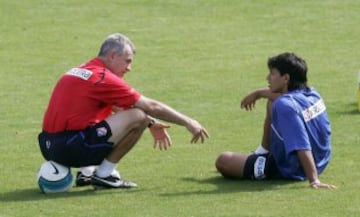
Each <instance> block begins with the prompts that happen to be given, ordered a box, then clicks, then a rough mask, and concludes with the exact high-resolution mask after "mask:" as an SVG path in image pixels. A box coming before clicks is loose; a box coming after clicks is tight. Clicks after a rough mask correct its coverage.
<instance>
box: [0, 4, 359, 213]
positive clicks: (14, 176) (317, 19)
mask: <svg viewBox="0 0 360 217" xmlns="http://www.w3.org/2000/svg"><path fill="white" fill-rule="evenodd" d="M359 11H360V2H359V1H357V0H343V1H338V0H323V1H313V0H304V1H295V0H289V1H285V0H269V1H266V0H255V1H250V0H239V1H230V0H182V1H180V0H119V1H113V0H104V1H85V0H66V1H50V0H28V1H5V0H0V20H1V25H0V65H1V70H0V74H1V80H0V86H1V91H0V100H1V107H0V126H1V131H0V132H1V134H0V135H1V137H0V217H15V216H16V217H17V216H24V217H28V216H44V217H48V216H51V217H56V216H59V217H60V216H61V217H63V216H69V217H70V216H74V217H78V216H79V217H80V216H109V217H110V216H124V217H125V216H126V217H185V216H186V217H192V216H193V217H202V216H206V217H209V216H214V217H215V216H216V217H221V216H224V217H228V216H234V217H235V216H236V217H240V216H251V217H255V216H258V217H270V216H271V217H282V216H283V217H285V216H286V217H288V216H291V217H297V216H299V217H302V216H314V217H322V216H324V217H325V216H326V217H339V216H344V217H345V216H346V217H350V216H354V217H355V216H359V215H360V208H359V204H360V197H359V195H360V190H359V189H360V172H359V170H358V169H356V168H359V166H358V164H359V159H360V158H359V156H358V153H359V152H360V146H359V145H360V136H359V132H360V131H359V125H360V113H359V112H358V111H357V95H356V94H357V88H358V86H357V78H356V73H357V71H358V70H359V69H360V60H359V51H360V43H359V36H360V28H359V24H360V23H359V21H360V13H359ZM113 32H122V33H125V34H126V35H128V36H129V37H130V38H131V39H132V40H133V42H134V43H135V44H136V46H137V54H136V58H135V63H134V65H133V71H132V72H131V73H129V74H128V75H127V77H126V79H127V81H128V82H129V83H131V84H132V85H133V86H134V87H135V88H136V89H138V90H139V91H140V92H142V93H143V94H144V95H146V96H148V97H152V98H156V99H159V100H161V101H164V102H166V103H168V104H169V105H171V106H173V107H174V108H177V109H178V110H180V111H182V112H184V113H186V114H188V115H190V116H192V117H194V118H196V119H198V120H199V121H200V122H201V123H203V124H204V125H205V127H206V128H207V130H208V131H209V133H210V134H211V139H210V140H208V141H207V142H206V143H205V144H195V145H194V144H190V142H189V141H190V135H189V134H188V132H187V131H186V130H185V129H183V128H181V127H178V126H172V128H171V129H170V130H169V132H170V133H171V135H172V139H173V143H174V145H173V147H172V148H171V149H170V150H168V151H159V150H154V149H153V148H152V145H153V144H152V138H151V136H150V134H149V133H148V132H146V133H145V134H144V136H143V137H142V139H141V140H140V142H139V144H137V146H135V148H134V149H133V150H132V151H131V152H130V153H129V154H128V155H127V156H126V157H125V158H124V159H123V160H122V162H121V164H120V165H119V169H120V171H121V173H122V175H123V176H124V177H125V178H127V179H129V180H132V181H135V182H137V183H138V184H139V185H140V187H139V188H137V189H134V190H132V189H131V190H106V191H94V190H92V189H91V188H90V187H88V188H87V187H84V188H72V189H71V191H70V192H68V193H63V194H56V195H44V194H41V193H40V192H39V190H38V188H37V185H36V182H35V174H36V172H37V170H38V168H39V165H40V164H41V163H42V162H43V159H42V157H41V154H40V151H39V148H38V145H37V134H38V133H39V131H40V130H41V122H42V116H43V113H44V110H45V108H46V106H47V103H48V99H49V97H50V93H51V91H52V88H53V86H54V84H55V82H56V80H57V79H58V78H59V76H60V75H61V74H62V73H63V72H65V71H66V70H68V69H69V68H71V67H73V66H76V65H78V64H80V63H82V62H84V61H86V60H88V59H90V58H92V57H94V56H95V55H96V54H97V52H98V49H99V46H100V43H101V42H102V40H103V39H104V37H105V36H106V35H108V34H110V33H113ZM284 51H293V52H296V53H298V54H299V55H301V56H303V57H304V58H305V59H306V61H307V63H308V66H309V80H310V84H311V85H312V86H315V87H316V88H317V89H318V90H319V92H320V93H321V94H322V96H323V97H324V99H325V102H326V104H327V108H328V112H329V115H330V120H331V122H332V130H333V131H332V132H333V134H332V135H333V137H332V139H333V158H332V161H331V163H330V165H329V166H328V168H327V170H326V171H325V173H323V174H322V175H321V177H320V178H321V180H323V181H324V182H327V183H331V184H335V185H336V186H337V187H338V189H336V190H334V191H327V190H313V189H310V188H308V187H307V185H308V184H307V182H279V181H268V182H249V181H229V180H224V179H222V178H221V177H220V176H219V174H217V173H216V170H215V168H214V161H215V159H216V157H217V155H218V154H219V153H220V152H222V151H225V150H232V151H239V152H240V151H241V152H248V151H252V150H254V148H255V147H256V146H257V145H258V144H259V142H260V138H261V131H262V130H261V129H262V122H263V118H264V111H265V110H264V105H265V102H264V101H260V102H259V103H258V104H257V107H256V109H255V111H252V112H245V111H243V110H241V109H240V106H239V104H240V100H241V98H242V97H243V96H244V95H245V94H247V93H248V92H249V91H251V90H252V89H254V88H257V87H262V86H264V85H266V84H267V83H266V80H265V76H266V74H267V68H266V61H267V58H268V57H269V56H272V55H275V54H278V53H280V52H284ZM73 173H75V170H73Z"/></svg>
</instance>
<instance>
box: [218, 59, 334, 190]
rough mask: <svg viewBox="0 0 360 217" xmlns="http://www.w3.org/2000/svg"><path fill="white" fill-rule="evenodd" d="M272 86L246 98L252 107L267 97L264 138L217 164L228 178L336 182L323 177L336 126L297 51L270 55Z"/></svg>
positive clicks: (245, 105) (244, 105)
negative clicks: (251, 149)
mask: <svg viewBox="0 0 360 217" xmlns="http://www.w3.org/2000/svg"><path fill="white" fill-rule="evenodd" d="M268 68H269V74H268V75H267V80H268V83H269V87H268V88H262V89H258V90H255V91H254V92H252V93H250V94H249V95H247V96H246V97H245V98H244V99H243V100H242V102H241V107H242V108H245V109H246V110H251V109H252V108H253V107H254V105H255V102H256V100H258V99H260V98H267V99H268V103H267V112H266V118H265V123H264V133H263V138H262V144H261V145H260V146H259V148H258V149H257V150H256V151H255V153H250V154H243V153H234V152H224V153H222V154H220V156H219V157H218V158H217V160H216V168H217V170H218V171H219V172H220V173H221V174H222V175H223V176H224V177H229V178H244V179H251V180H264V179H277V178H284V179H293V180H308V181H309V183H310V187H312V188H330V189H331V188H335V186H333V185H329V184H325V183H323V182H321V181H320V179H319V174H321V173H322V172H323V171H324V170H325V168H326V166H327V165H328V163H329V160H330V157H331V138H330V136H331V129H330V122H329V119H328V115H327V112H326V107H325V104H324V101H323V99H322V98H321V96H320V94H319V93H318V92H317V91H316V90H315V89H313V88H311V87H308V85H307V65H306V62H305V61H304V60H303V59H302V58H301V57H299V56H297V55H296V54H294V53H282V54H279V55H277V56H274V57H271V58H269V60H268Z"/></svg>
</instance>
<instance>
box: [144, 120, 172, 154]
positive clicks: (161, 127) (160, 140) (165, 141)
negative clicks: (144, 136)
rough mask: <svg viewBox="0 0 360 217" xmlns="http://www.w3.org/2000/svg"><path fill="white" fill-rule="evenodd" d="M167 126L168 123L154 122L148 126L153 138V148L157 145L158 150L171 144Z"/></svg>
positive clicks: (164, 148)
mask: <svg viewBox="0 0 360 217" xmlns="http://www.w3.org/2000/svg"><path fill="white" fill-rule="evenodd" d="M167 128H170V126H169V125H166V124H163V123H160V122H155V123H154V124H153V125H152V126H151V127H150V128H149V130H150V132H151V135H152V136H153V138H154V148H156V147H159V149H160V150H166V149H167V148H168V147H170V146H171V145H172V141H171V138H170V135H169V133H168V132H167V130H166V129H167Z"/></svg>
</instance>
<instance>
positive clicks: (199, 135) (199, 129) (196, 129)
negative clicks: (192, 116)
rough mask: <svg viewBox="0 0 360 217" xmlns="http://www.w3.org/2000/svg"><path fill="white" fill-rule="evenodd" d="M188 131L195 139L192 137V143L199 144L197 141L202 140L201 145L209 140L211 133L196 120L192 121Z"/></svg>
mask: <svg viewBox="0 0 360 217" xmlns="http://www.w3.org/2000/svg"><path fill="white" fill-rule="evenodd" d="M187 129H188V130H189V131H190V132H191V134H192V135H193V137H192V139H191V141H190V142H191V143H197V141H198V140H199V139H200V141H201V143H204V141H205V139H206V138H209V133H208V132H207V131H206V129H205V128H204V127H203V126H201V124H200V123H199V122H197V121H196V120H191V121H190V125H188V126H187Z"/></svg>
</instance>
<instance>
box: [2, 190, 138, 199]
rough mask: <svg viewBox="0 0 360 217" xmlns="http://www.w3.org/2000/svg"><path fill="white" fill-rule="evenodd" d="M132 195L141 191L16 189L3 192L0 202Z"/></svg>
mask: <svg viewBox="0 0 360 217" xmlns="http://www.w3.org/2000/svg"><path fill="white" fill-rule="evenodd" d="M119 191H121V192H124V193H125V192H126V193H133V192H138V191H141V190H140V189H131V190H130V189H120V190H119V189H107V190H94V189H92V188H75V187H74V188H73V190H70V191H69V192H64V193H56V194H43V193H41V192H40V190H39V189H38V188H29V189H17V190H14V191H9V192H3V193H1V194H0V202H17V201H19V202H20V201H38V200H51V199H58V198H74V197H84V196H86V197H89V196H97V197H98V196H99V195H103V194H114V193H116V194H118V193H121V192H119Z"/></svg>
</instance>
